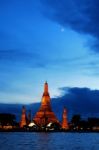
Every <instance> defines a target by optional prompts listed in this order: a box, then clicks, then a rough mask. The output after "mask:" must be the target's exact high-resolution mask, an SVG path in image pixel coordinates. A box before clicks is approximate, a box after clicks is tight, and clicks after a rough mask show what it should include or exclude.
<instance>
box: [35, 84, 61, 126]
mask: <svg viewBox="0 0 99 150" xmlns="http://www.w3.org/2000/svg"><path fill="white" fill-rule="evenodd" d="M33 121H34V122H35V124H36V125H37V126H39V127H40V128H44V127H47V125H48V124H49V123H51V124H53V123H54V124H57V125H58V126H60V123H59V121H58V119H57V118H56V116H55V114H54V112H53V111H52V108H51V102H50V95H49V92H48V83H47V82H46V83H45V84H44V93H43V96H42V100H41V106H40V108H39V110H38V112H37V113H36V115H35V116H34V118H33Z"/></svg>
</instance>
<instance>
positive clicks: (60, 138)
mask: <svg viewBox="0 0 99 150" xmlns="http://www.w3.org/2000/svg"><path fill="white" fill-rule="evenodd" d="M11 149H13V150H22V149H23V150H31V149H32V150H53V149H54V150H56V149H57V150H98V149H99V134H98V133H97V134H96V133H87V134H86V133H85V134H84V133H80V134H79V133H0V150H11Z"/></svg>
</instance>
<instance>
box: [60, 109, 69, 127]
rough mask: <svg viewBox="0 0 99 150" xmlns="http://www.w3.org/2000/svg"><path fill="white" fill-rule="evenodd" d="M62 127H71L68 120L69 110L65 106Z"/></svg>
mask: <svg viewBox="0 0 99 150" xmlns="http://www.w3.org/2000/svg"><path fill="white" fill-rule="evenodd" d="M62 129H64V130H68V129H69V125H68V120H67V110H66V108H65V107H64V110H63V116H62Z"/></svg>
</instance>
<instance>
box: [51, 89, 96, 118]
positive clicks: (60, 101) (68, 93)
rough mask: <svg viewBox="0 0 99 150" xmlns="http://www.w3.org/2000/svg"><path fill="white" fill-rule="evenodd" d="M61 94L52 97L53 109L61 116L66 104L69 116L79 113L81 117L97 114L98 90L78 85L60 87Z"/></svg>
mask: <svg viewBox="0 0 99 150" xmlns="http://www.w3.org/2000/svg"><path fill="white" fill-rule="evenodd" d="M60 90H61V91H62V96H60V97H56V98H53V99H52V105H53V109H54V108H55V112H56V114H57V115H58V116H60V117H61V115H62V109H63V107H64V106H66V108H67V110H68V114H69V116H72V115H73V114H81V115H82V116H83V117H91V116H94V117H95V116H99V90H91V89H90V88H86V87H85V88H79V87H73V88H70V87H63V88H60Z"/></svg>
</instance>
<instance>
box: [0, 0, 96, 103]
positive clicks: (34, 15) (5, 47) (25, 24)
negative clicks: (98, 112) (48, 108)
mask: <svg viewBox="0 0 99 150" xmlns="http://www.w3.org/2000/svg"><path fill="white" fill-rule="evenodd" d="M98 6H99V2H98V1H97V0H94V1H93V0H90V3H89V0H86V1H85V0H81V1H80V3H79V1H78V0H70V1H69V2H68V1H67V0H61V1H60V0H30V1H28V0H9V1H8V0H3V1H0V102H1V103H34V102H38V101H40V100H41V96H42V92H43V84H44V82H45V81H46V80H47V81H48V84H49V91H50V95H51V97H56V96H60V95H61V94H62V91H61V90H60V88H63V87H88V88H90V89H99V88H98V86H99V77H98V76H99V44H98V43H99V29H98V26H99V21H98V20H99V16H98V11H99V10H98Z"/></svg>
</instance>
